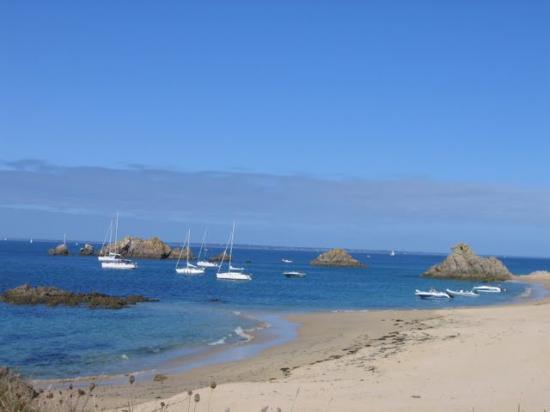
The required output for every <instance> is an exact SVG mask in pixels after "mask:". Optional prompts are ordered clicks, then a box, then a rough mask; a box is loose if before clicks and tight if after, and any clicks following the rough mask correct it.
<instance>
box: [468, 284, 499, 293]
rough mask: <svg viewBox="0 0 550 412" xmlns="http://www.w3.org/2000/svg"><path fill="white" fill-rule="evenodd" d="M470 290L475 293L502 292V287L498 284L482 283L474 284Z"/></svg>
mask: <svg viewBox="0 0 550 412" xmlns="http://www.w3.org/2000/svg"><path fill="white" fill-rule="evenodd" d="M472 291H474V292H476V293H502V291H503V289H502V288H501V287H500V286H489V285H482V286H474V287H473V288H472Z"/></svg>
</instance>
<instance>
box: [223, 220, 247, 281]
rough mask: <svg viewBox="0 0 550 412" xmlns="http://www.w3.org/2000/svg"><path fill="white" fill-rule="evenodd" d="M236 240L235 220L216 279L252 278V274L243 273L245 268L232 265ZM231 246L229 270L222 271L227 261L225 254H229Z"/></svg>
mask: <svg viewBox="0 0 550 412" xmlns="http://www.w3.org/2000/svg"><path fill="white" fill-rule="evenodd" d="M234 241H235V222H233V230H232V231H231V236H230V237H229V242H228V244H227V245H225V250H224V251H223V255H222V260H221V262H220V265H219V266H218V273H216V279H219V280H252V276H251V275H249V274H248V273H243V272H242V270H244V269H243V268H235V267H233V266H232V265H231V260H232V259H233V242H234ZM228 246H229V264H228V271H227V272H222V271H221V269H222V266H223V262H224V261H225V256H227V247H228Z"/></svg>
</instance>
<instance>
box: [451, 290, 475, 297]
mask: <svg viewBox="0 0 550 412" xmlns="http://www.w3.org/2000/svg"><path fill="white" fill-rule="evenodd" d="M445 292H447V294H449V295H451V297H453V298H454V297H455V296H465V297H469V298H475V297H477V296H479V295H478V294H477V293H475V292H474V291H473V290H462V289H460V290H452V289H445Z"/></svg>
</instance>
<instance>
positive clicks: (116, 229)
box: [115, 212, 118, 253]
mask: <svg viewBox="0 0 550 412" xmlns="http://www.w3.org/2000/svg"><path fill="white" fill-rule="evenodd" d="M117 242H118V212H116V226H115V253H117V246H118V245H117Z"/></svg>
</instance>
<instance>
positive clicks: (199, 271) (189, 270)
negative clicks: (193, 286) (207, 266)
mask: <svg viewBox="0 0 550 412" xmlns="http://www.w3.org/2000/svg"><path fill="white" fill-rule="evenodd" d="M190 243H191V229H189V230H188V231H187V239H186V240H185V245H184V247H182V248H181V250H180V256H179V257H178V261H177V262H176V273H178V274H180V275H190V276H196V275H204V268H201V267H198V266H195V265H193V264H191V263H190V262H189V255H190V254H191V249H190V247H189V244H190ZM184 249H185V251H186V255H187V256H186V264H185V266H184V267H180V260H181V255H182V254H183V251H184Z"/></svg>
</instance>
